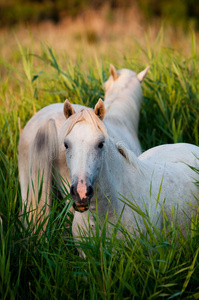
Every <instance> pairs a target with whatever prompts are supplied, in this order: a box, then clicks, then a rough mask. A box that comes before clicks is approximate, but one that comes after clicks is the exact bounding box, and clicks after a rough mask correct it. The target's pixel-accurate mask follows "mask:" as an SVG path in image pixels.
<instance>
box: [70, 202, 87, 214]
mask: <svg viewBox="0 0 199 300" xmlns="http://www.w3.org/2000/svg"><path fill="white" fill-rule="evenodd" d="M73 208H74V209H75V210H76V211H78V212H81V213H82V212H84V211H87V210H88V205H85V206H84V205H77V204H76V203H73Z"/></svg>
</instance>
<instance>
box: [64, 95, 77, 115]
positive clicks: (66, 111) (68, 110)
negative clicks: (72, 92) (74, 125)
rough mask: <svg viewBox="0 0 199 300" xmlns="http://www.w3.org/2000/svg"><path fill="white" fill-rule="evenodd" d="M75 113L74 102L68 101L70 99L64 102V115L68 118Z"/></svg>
mask: <svg viewBox="0 0 199 300" xmlns="http://www.w3.org/2000/svg"><path fill="white" fill-rule="evenodd" d="M74 113H75V111H74V108H73V106H72V104H71V103H70V102H69V101H68V99H66V100H65V102H64V116H65V118H66V119H68V118H69V117H70V116H72V115H73V114H74Z"/></svg>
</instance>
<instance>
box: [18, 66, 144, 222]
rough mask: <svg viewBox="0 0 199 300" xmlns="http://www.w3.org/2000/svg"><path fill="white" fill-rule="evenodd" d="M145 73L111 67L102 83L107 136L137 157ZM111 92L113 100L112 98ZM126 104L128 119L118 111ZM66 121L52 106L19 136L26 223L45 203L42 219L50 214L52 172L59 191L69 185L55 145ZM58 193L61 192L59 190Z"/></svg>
mask: <svg viewBox="0 0 199 300" xmlns="http://www.w3.org/2000/svg"><path fill="white" fill-rule="evenodd" d="M147 71H148V68H147V69H145V70H144V71H142V72H141V73H139V74H138V75H136V73H134V72H133V71H130V70H126V69H123V70H120V71H116V70H115V68H114V67H113V66H112V65H111V67H110V73H111V76H110V78H109V79H108V81H107V82H106V83H105V86H106V88H105V89H106V95H105V103H106V102H107V111H108V112H107V115H106V119H107V123H109V128H110V135H112V137H113V139H114V140H115V142H118V141H120V140H123V141H124V142H125V143H126V144H127V145H128V147H129V148H130V149H132V150H133V151H135V153H136V154H137V155H138V154H139V153H140V152H141V149H140V144H139V140H138V137H137V126H138V122H139V110H140V105H141V102H142V91H141V85H140V82H141V81H142V80H143V79H144V77H145V76H146V74H147ZM118 74H119V75H118ZM127 74H128V76H127ZM117 83H118V84H117ZM125 84H126V85H125ZM117 86H118V87H117ZM120 89H122V90H120ZM113 90H114V96H111V93H112V92H111V91H113ZM126 103H129V105H130V107H131V109H128V117H126V115H125V113H127V110H124V111H123V110H122V109H121V107H125V105H126ZM114 106H115V109H114ZM73 109H74V110H75V111H76V112H79V111H80V110H82V109H85V107H84V106H81V105H73ZM118 109H119V111H120V118H119V119H118V120H117V118H118V115H117V114H116V111H117V110H118ZM113 112H114V113H113ZM129 112H130V113H129ZM65 121H66V119H65V116H64V113H63V104H61V103H57V104H52V105H49V106H47V107H45V108H43V109H41V110H40V111H39V112H38V113H37V114H36V115H34V116H33V117H32V118H31V119H30V120H29V122H28V123H27V124H26V126H25V127H24V129H23V132H22V134H21V137H20V141H19V159H18V165H19V180H20V185H21V192H22V200H23V205H24V206H26V207H27V208H26V211H29V210H32V212H31V213H30V214H29V219H31V218H32V217H34V218H35V217H36V216H37V213H39V212H40V211H41V209H42V207H43V205H44V204H45V203H46V201H47V204H48V206H47V207H46V212H45V215H47V214H48V213H49V212H50V205H51V196H50V193H51V184H52V173H53V170H55V169H56V170H57V172H58V173H59V174H60V175H61V177H62V178H63V180H64V181H65V183H63V181H61V180H60V176H58V175H57V176H56V177H57V185H58V188H60V187H62V185H63V184H64V185H65V186H66V187H67V182H68V183H69V184H70V182H71V181H70V174H69V170H68V167H67V164H66V159H65V151H64V147H63V145H60V144H59V142H58V136H59V134H60V129H61V128H62V126H63V125H64V123H65ZM41 181H43V186H42V193H41V197H40V199H38V191H39V189H40V184H41ZM60 190H61V191H62V190H64V189H63V188H61V189H60ZM62 196H63V197H64V196H65V195H64V193H62ZM34 211H35V212H36V214H35V213H34ZM35 222H36V220H35Z"/></svg>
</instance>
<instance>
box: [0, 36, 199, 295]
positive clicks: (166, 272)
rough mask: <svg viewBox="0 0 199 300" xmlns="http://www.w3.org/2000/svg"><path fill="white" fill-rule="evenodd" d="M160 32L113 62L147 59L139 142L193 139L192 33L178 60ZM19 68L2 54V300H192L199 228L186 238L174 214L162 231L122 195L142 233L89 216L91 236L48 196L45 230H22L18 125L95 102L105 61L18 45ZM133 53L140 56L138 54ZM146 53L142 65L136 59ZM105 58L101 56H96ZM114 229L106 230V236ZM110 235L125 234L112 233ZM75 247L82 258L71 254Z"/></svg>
mask: <svg viewBox="0 0 199 300" xmlns="http://www.w3.org/2000/svg"><path fill="white" fill-rule="evenodd" d="M162 39H163V33H162V31H161V32H160V34H159V35H158V38H157V41H156V43H155V45H151V44H150V43H149V42H148V41H147V40H146V46H142V45H140V46H139V49H140V52H139V54H138V55H137V56H136V57H135V58H134V59H132V57H131V56H128V55H126V56H125V57H124V61H120V62H118V65H116V67H117V68H120V67H127V68H130V69H133V70H135V71H136V72H139V71H141V70H142V69H144V67H146V65H147V64H150V71H149V74H148V76H147V79H146V80H145V81H144V83H143V91H144V102H143V105H142V108H141V116H140V127H139V137H140V139H141V142H142V146H143V149H148V148H150V147H152V146H155V145H159V144H163V143H171V142H179V141H183V142H191V143H193V144H196V145H199V141H198V130H199V126H198V122H199V98H198V97H199V96H198V95H199V91H198V87H199V82H198V81H199V71H198V70H199V68H198V67H199V61H198V55H197V52H196V47H195V38H194V34H193V33H192V34H191V44H192V54H191V55H190V57H185V56H184V55H183V54H181V53H178V52H175V51H174V50H172V49H166V48H161V47H160V45H161V40H162ZM18 47H19V51H20V57H21V68H20V69H17V68H14V67H13V64H9V63H8V62H5V61H1V64H3V65H4V68H6V70H7V72H8V77H7V79H6V80H5V81H4V82H3V83H2V85H1V87H0V103H1V106H0V111H1V118H0V128H1V130H0V144H1V152H0V199H1V201H0V298H1V299H27V298H28V299H42V298H43V299H89V298H90V299H160V298H162V299H173V298H176V299H179V298H181V299H198V297H199V288H198V286H199V248H198V245H199V240H198V237H199V226H198V222H197V221H198V220H197V218H196V219H194V218H192V231H191V232H190V231H188V230H187V231H188V236H187V237H186V238H185V237H184V236H183V235H182V233H181V231H180V228H178V226H177V224H176V223H175V213H177V212H173V216H172V219H171V220H168V218H167V216H166V215H165V214H164V211H163V218H164V226H163V229H162V231H161V232H160V231H159V230H158V229H157V228H156V227H155V226H153V225H152V224H151V222H150V211H149V212H147V211H146V212H145V213H142V212H141V211H140V209H139V205H137V206H133V205H132V202H131V199H122V201H123V202H124V204H125V205H128V206H129V209H134V210H136V212H137V213H140V217H141V218H143V219H144V223H145V226H146V228H147V230H146V233H145V234H144V233H143V232H141V231H139V230H138V231H139V235H138V236H137V237H134V236H132V235H130V234H129V232H128V231H127V230H126V229H125V228H124V227H123V225H122V224H121V223H120V222H118V224H117V225H115V226H113V225H111V224H108V220H107V219H105V221H104V222H101V220H99V219H98V217H97V215H96V216H95V218H96V235H95V236H92V228H88V231H89V232H90V235H89V236H83V237H80V240H79V241H78V245H75V241H74V240H73V238H72V235H71V221H72V217H71V215H70V213H69V206H66V205H65V200H66V199H69V196H68V195H67V193H66V198H65V199H62V200H61V199H60V198H59V197H58V195H57V194H56V193H55V194H53V207H52V211H51V214H50V216H49V223H48V226H47V230H46V232H45V233H43V231H42V226H40V227H39V228H37V231H36V232H35V230H34V228H33V225H32V224H31V222H30V223H28V225H27V228H25V227H24V218H25V215H23V216H21V218H18V214H19V215H20V207H21V201H22V200H21V193H20V188H19V181H18V175H17V174H18V171H17V144H18V140H19V134H20V130H21V127H23V126H24V125H25V124H26V122H27V121H28V119H29V118H30V117H31V116H32V115H33V114H34V112H36V111H38V110H39V109H40V108H42V107H44V106H46V105H48V104H51V103H54V102H63V101H64V99H65V98H69V100H70V101H71V102H73V103H80V104H85V105H89V106H92V107H93V106H94V104H95V103H96V101H97V100H98V98H99V97H102V98H103V95H104V91H103V82H104V81H105V80H106V78H107V77H108V76H109V75H108V67H109V65H108V63H102V62H101V61H99V60H95V61H92V60H90V61H88V62H86V63H85V61H84V60H83V58H82V57H81V56H80V57H79V58H78V59H77V62H76V63H75V64H73V63H71V61H70V59H69V58H65V57H59V58H58V57H57V55H56V52H55V51H53V50H52V49H50V48H48V47H46V46H44V45H42V49H41V51H40V54H39V55H33V54H31V53H32V51H31V49H24V48H23V47H22V46H21V45H20V43H18ZM139 56H140V57H142V60H141V58H140V59H138V58H139ZM143 57H144V60H145V62H146V63H145V65H143V64H139V63H138V61H143ZM104 61H105V60H104ZM110 228H112V229H113V230H112V233H111V234H110V233H109V230H110ZM118 233H120V234H122V236H123V239H122V240H119V239H118V238H117V235H118ZM77 249H78V250H83V251H84V253H85V255H86V259H83V258H81V257H79V255H78V251H77Z"/></svg>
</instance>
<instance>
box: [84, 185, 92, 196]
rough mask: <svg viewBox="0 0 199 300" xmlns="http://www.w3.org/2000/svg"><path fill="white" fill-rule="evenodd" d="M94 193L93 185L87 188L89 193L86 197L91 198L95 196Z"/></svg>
mask: <svg viewBox="0 0 199 300" xmlns="http://www.w3.org/2000/svg"><path fill="white" fill-rule="evenodd" d="M93 194H94V192H93V187H92V185H90V186H89V187H88V188H87V193H86V196H87V197H89V198H91V197H92V196H93Z"/></svg>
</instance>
